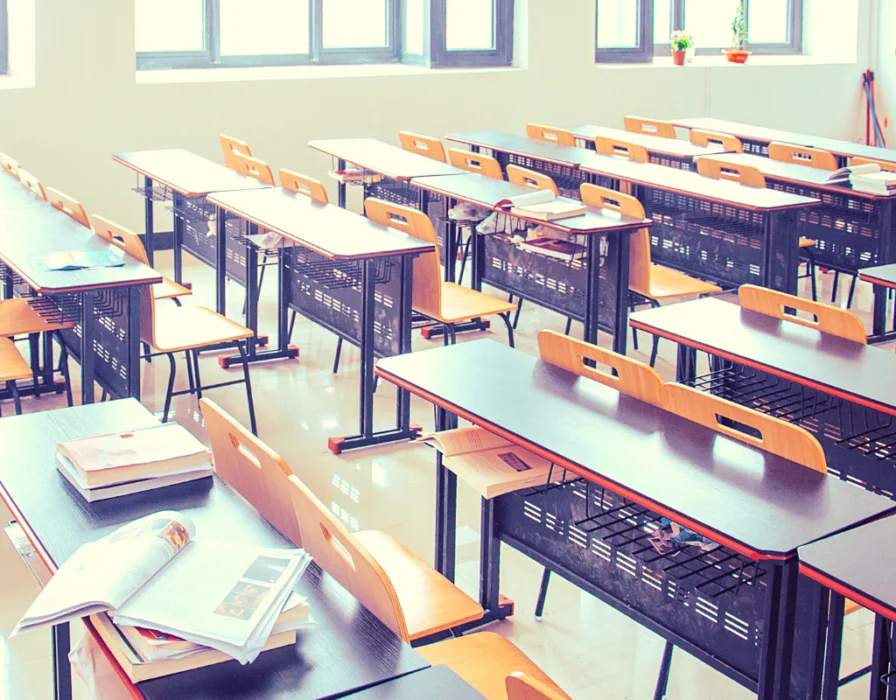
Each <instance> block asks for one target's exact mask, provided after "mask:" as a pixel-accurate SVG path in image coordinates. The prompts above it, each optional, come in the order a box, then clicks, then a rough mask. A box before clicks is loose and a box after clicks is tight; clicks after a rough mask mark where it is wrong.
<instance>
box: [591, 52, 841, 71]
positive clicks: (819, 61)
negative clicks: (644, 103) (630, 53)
mask: <svg viewBox="0 0 896 700" xmlns="http://www.w3.org/2000/svg"><path fill="white" fill-rule="evenodd" d="M853 63H855V60H847V59H837V58H834V57H831V56H806V55H802V54H789V55H783V54H782V55H776V56H769V55H761V54H754V55H752V56H750V57H749V58H748V59H747V62H746V63H743V64H740V63H731V62H730V61H728V59H726V58H725V57H724V56H722V55H719V56H695V57H694V60H693V61H691V62H690V63H687V64H685V65H684V66H676V65H675V64H674V63H672V57H671V56H658V57H656V58H654V59H653V60H652V61H649V62H647V63H597V64H595V65H596V66H597V67H598V68H610V69H612V70H620V69H621V70H630V69H636V70H637V69H642V70H643V69H645V68H679V69H680V68H741V69H742V68H745V67H746V68H749V67H751V66H758V67H766V66H825V65H847V64H853Z"/></svg>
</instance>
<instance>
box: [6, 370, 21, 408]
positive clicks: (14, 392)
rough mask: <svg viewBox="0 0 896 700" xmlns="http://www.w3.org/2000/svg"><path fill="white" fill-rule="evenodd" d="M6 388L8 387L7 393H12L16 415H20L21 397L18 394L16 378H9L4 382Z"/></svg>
mask: <svg viewBox="0 0 896 700" xmlns="http://www.w3.org/2000/svg"><path fill="white" fill-rule="evenodd" d="M6 388H7V389H9V393H10V394H12V405H13V406H15V409H16V415H17V416H21V415H22V399H21V397H20V396H19V387H17V386H16V380H15V379H10V380H9V381H8V382H6Z"/></svg>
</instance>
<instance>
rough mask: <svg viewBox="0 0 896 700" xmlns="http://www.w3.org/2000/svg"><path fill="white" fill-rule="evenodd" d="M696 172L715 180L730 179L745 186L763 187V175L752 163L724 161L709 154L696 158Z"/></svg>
mask: <svg viewBox="0 0 896 700" xmlns="http://www.w3.org/2000/svg"><path fill="white" fill-rule="evenodd" d="M697 172H698V173H700V174H701V175H703V177H711V178H713V179H715V180H731V181H732V182H738V183H740V184H741V185H745V186H747V187H758V188H760V189H764V188H765V175H763V174H762V173H761V172H760V171H759V169H758V168H754V167H753V166H752V165H742V164H741V163H726V162H725V161H722V160H716V159H715V158H712V157H710V156H704V157H702V158H698V159H697Z"/></svg>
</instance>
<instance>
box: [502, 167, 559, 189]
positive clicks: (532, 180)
mask: <svg viewBox="0 0 896 700" xmlns="http://www.w3.org/2000/svg"><path fill="white" fill-rule="evenodd" d="M507 181H508V182H511V183H513V184H514V185H520V186H521V187H528V188H530V189H533V190H550V191H551V192H553V193H554V195H555V196H557V197H559V196H560V190H559V189H558V188H557V184H556V183H555V182H554V178H552V177H551V176H550V175H545V174H544V173H539V172H535V171H534V170H528V169H527V168H521V167H520V166H518V165H508V166H507Z"/></svg>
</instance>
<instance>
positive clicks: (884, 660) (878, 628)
mask: <svg viewBox="0 0 896 700" xmlns="http://www.w3.org/2000/svg"><path fill="white" fill-rule="evenodd" d="M889 639H890V623H889V621H888V620H887V619H886V618H885V617H882V616H880V615H875V616H874V651H873V653H872V657H871V694H870V696H869V697H870V698H871V700H887V698H888V697H892V696H893V691H892V690H890V689H888V687H887V686H886V685H885V684H884V683H883V682H881V678H882V677H883V676H885V675H886V674H888V673H890V671H891V669H892V667H891V664H890V642H889Z"/></svg>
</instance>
